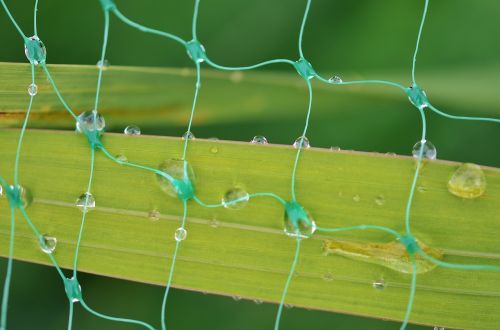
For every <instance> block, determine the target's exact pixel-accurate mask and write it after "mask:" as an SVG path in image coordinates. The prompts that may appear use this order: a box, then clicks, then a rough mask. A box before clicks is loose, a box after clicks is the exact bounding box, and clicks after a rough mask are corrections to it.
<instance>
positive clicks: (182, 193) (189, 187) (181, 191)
mask: <svg viewBox="0 0 500 330" xmlns="http://www.w3.org/2000/svg"><path fill="white" fill-rule="evenodd" d="M171 184H172V186H173V187H174V189H175V191H176V192H177V197H178V198H179V199H180V200H182V201H187V200H189V199H191V198H193V197H194V186H193V183H192V182H191V180H189V178H188V177H185V178H183V179H174V180H173V181H172V183H171Z"/></svg>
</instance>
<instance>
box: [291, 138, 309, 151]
mask: <svg viewBox="0 0 500 330" xmlns="http://www.w3.org/2000/svg"><path fill="white" fill-rule="evenodd" d="M301 146H302V148H303V149H309V148H310V147H311V144H310V143H309V139H308V138H307V136H299V137H298V138H297V139H296V140H295V142H294V143H293V147H294V148H295V149H298V148H300V147H301Z"/></svg>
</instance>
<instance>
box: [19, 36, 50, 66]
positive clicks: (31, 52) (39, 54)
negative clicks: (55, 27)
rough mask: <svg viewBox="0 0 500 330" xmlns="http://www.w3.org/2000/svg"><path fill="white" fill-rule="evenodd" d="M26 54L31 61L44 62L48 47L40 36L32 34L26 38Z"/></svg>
mask: <svg viewBox="0 0 500 330" xmlns="http://www.w3.org/2000/svg"><path fill="white" fill-rule="evenodd" d="M24 54H26V57H27V58H28V60H29V61H30V63H32V64H35V65H38V64H43V63H45V59H46V58H47V49H46V48H45V45H44V44H43V42H42V41H41V40H40V39H39V38H38V36H32V37H29V38H26V39H25V40H24Z"/></svg>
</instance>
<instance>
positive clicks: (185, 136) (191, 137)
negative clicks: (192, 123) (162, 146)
mask: <svg viewBox="0 0 500 330" xmlns="http://www.w3.org/2000/svg"><path fill="white" fill-rule="evenodd" d="M182 139H183V140H194V139H195V136H194V134H193V133H192V132H186V133H184V134H182Z"/></svg>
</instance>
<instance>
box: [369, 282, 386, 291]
mask: <svg viewBox="0 0 500 330" xmlns="http://www.w3.org/2000/svg"><path fill="white" fill-rule="evenodd" d="M372 287H373V288H374V289H377V290H384V289H385V281H384V279H378V280H375V281H373V283H372Z"/></svg>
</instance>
